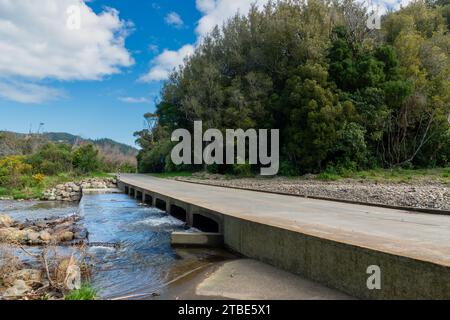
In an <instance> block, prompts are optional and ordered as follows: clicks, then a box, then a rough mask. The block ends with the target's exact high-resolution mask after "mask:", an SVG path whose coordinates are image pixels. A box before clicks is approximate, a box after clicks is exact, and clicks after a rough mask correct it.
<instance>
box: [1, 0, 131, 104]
mask: <svg viewBox="0 0 450 320" xmlns="http://www.w3.org/2000/svg"><path fill="white" fill-rule="evenodd" d="M85 2H88V1H83V0H40V1H35V0H14V1H12V0H0V53H1V54H0V75H1V76H0V77H1V78H2V79H8V80H10V81H9V83H8V85H5V84H4V83H3V85H2V86H0V90H6V89H7V88H10V87H11V85H13V86H14V83H19V82H15V81H11V80H17V79H22V80H21V81H23V80H24V79H25V80H26V82H28V85H25V86H22V87H21V89H24V90H26V89H30V90H31V89H32V88H36V85H38V84H31V83H32V82H36V81H39V80H43V79H53V80H60V81H69V80H70V81H72V80H101V79H102V78H104V77H105V76H108V75H112V74H115V73H119V72H120V69H121V68H122V67H128V66H131V65H132V64H133V63H134V62H133V59H132V57H131V55H130V53H129V52H128V51H127V49H126V48H125V45H124V41H125V38H126V36H127V33H128V32H129V31H130V28H131V25H130V23H129V22H126V21H123V20H121V19H120V18H119V13H118V12H117V11H116V10H114V9H110V8H108V9H105V11H103V12H102V13H100V14H96V13H95V12H93V11H92V10H91V8H89V7H88V6H87V5H86V3H85ZM73 5H77V6H78V7H79V8H80V22H81V25H80V29H79V30H71V29H69V28H68V27H67V20H68V18H69V15H68V13H67V9H68V8H69V7H70V6H73ZM0 80H1V79H0ZM3 82H4V81H3ZM41 87H42V86H41ZM42 88H43V87H42ZM48 89H49V90H50V91H52V90H53V89H50V88H48ZM31 93H34V91H33V92H31ZM2 95H3V96H6V95H7V93H5V92H3V93H2ZM17 100H20V98H19V99H17ZM22 100H23V101H27V99H22ZM32 100H33V99H32ZM36 100H40V99H36ZM23 101H21V102H23Z"/></svg>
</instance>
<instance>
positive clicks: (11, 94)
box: [0, 80, 64, 104]
mask: <svg viewBox="0 0 450 320" xmlns="http://www.w3.org/2000/svg"><path fill="white" fill-rule="evenodd" d="M63 96H64V92H63V91H61V90H58V89H54V88H51V87H48V86H44V85H39V84H35V83H27V82H22V81H8V80H0V97H2V98H4V99H7V100H10V101H15V102H20V103H34V104H37V103H43V102H46V101H50V100H55V99H58V98H60V97H63Z"/></svg>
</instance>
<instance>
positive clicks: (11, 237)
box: [0, 228, 27, 243]
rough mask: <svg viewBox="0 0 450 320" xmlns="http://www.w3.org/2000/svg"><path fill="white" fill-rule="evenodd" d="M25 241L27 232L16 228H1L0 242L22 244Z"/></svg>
mask: <svg viewBox="0 0 450 320" xmlns="http://www.w3.org/2000/svg"><path fill="white" fill-rule="evenodd" d="M26 240H27V232H26V231H24V230H19V229H16V228H1V229H0V242H18V243H23V242H24V241H26Z"/></svg>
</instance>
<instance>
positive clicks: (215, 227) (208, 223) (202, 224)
mask: <svg viewBox="0 0 450 320" xmlns="http://www.w3.org/2000/svg"><path fill="white" fill-rule="evenodd" d="M192 226H193V227H194V228H197V229H199V230H200V231H203V232H216V233H217V232H219V224H218V223H217V222H216V221H215V220H213V219H211V218H208V217H205V216H202V215H201V214H194V221H193V225H192Z"/></svg>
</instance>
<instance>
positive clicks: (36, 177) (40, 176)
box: [31, 173, 45, 184]
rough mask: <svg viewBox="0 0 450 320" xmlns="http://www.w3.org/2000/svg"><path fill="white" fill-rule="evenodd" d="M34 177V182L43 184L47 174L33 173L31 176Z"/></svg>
mask: <svg viewBox="0 0 450 320" xmlns="http://www.w3.org/2000/svg"><path fill="white" fill-rule="evenodd" d="M31 178H32V179H33V182H34V184H42V183H43V182H44V179H45V175H43V174H42V173H37V174H33V176H32V177H31Z"/></svg>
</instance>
